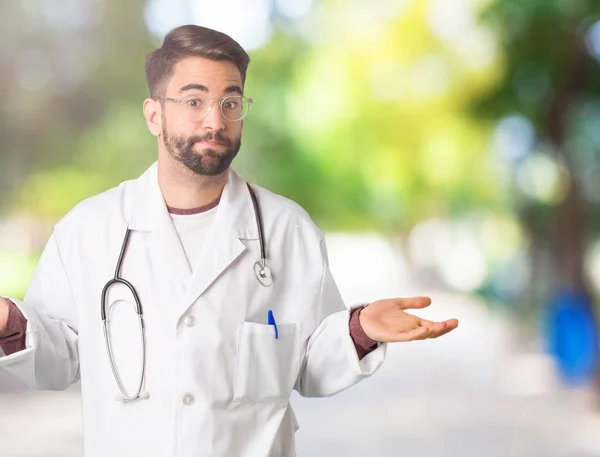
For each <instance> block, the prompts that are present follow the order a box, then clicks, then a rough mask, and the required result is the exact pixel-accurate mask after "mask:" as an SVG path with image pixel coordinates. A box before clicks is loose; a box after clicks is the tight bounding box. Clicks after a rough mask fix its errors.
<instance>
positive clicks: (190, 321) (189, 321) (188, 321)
mask: <svg viewBox="0 0 600 457" xmlns="http://www.w3.org/2000/svg"><path fill="white" fill-rule="evenodd" d="M183 325H185V326H186V327H193V326H194V325H196V317H195V316H192V315H191V314H190V315H189V316H185V319H184V320H183Z"/></svg>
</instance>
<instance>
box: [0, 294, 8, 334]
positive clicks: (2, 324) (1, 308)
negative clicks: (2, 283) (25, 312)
mask: <svg viewBox="0 0 600 457" xmlns="http://www.w3.org/2000/svg"><path fill="white" fill-rule="evenodd" d="M9 310H10V302H9V301H8V300H7V299H6V298H4V297H0V332H2V331H4V330H5V329H6V326H7V325H8V312H9Z"/></svg>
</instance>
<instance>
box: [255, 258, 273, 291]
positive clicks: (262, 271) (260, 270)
mask: <svg viewBox="0 0 600 457" xmlns="http://www.w3.org/2000/svg"><path fill="white" fill-rule="evenodd" d="M254 274H255V275H256V279H258V280H259V281H260V283H261V284H262V285H263V286H265V287H269V286H270V285H271V284H273V275H272V274H271V269H270V268H269V267H267V266H266V265H265V264H264V263H263V262H261V261H260V260H258V261H257V262H256V263H255V264H254Z"/></svg>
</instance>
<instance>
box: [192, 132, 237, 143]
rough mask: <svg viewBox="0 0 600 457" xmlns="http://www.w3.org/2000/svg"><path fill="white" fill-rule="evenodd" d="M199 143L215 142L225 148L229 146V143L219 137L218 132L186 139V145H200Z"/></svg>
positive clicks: (222, 137) (221, 136)
mask: <svg viewBox="0 0 600 457" xmlns="http://www.w3.org/2000/svg"><path fill="white" fill-rule="evenodd" d="M201 141H216V142H217V143H221V144H224V145H225V146H229V143H230V141H229V140H228V139H227V138H225V137H224V136H223V135H221V134H220V133H219V132H216V133H207V134H206V135H196V136H191V137H189V138H188V145H189V146H193V145H194V144H196V143H200V142H201Z"/></svg>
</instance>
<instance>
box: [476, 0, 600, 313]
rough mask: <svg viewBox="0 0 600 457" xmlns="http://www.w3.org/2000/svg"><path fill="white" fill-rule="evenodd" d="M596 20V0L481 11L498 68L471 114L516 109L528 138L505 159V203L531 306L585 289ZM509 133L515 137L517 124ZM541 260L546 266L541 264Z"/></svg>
mask: <svg viewBox="0 0 600 457" xmlns="http://www.w3.org/2000/svg"><path fill="white" fill-rule="evenodd" d="M599 18H600V5H599V4H598V2H592V1H584V0H582V1H563V0H499V1H495V2H494V3H493V4H492V6H491V7H490V8H488V9H487V10H486V12H485V14H484V15H483V20H484V22H485V23H486V24H487V25H489V26H491V27H493V28H494V29H495V31H496V34H497V36H498V37H499V39H500V42H501V45H502V48H503V53H504V59H505V62H506V67H505V70H504V72H503V73H502V75H501V78H502V80H501V82H500V84H498V86H497V87H496V88H495V89H494V90H492V91H490V92H489V93H487V94H485V95H484V96H482V97H481V100H480V103H478V104H476V113H477V115H478V116H481V115H483V116H487V117H488V119H500V118H503V117H506V116H515V115H517V116H519V117H520V118H521V119H522V120H524V122H526V123H530V124H531V125H532V127H533V132H534V135H535V140H534V141H533V142H532V145H533V147H532V148H530V150H527V151H524V154H522V155H521V157H517V158H516V160H514V162H513V166H514V170H515V176H516V177H517V179H516V182H515V184H518V185H517V186H515V190H516V192H515V193H514V194H513V197H514V199H513V204H514V207H515V209H516V210H517V212H518V214H520V216H521V218H522V220H523V222H524V224H525V226H526V227H527V229H528V232H529V235H530V239H531V240H532V246H531V255H532V263H533V272H534V273H535V272H537V277H536V278H535V280H534V281H533V282H532V284H533V288H532V289H531V291H530V292H531V294H532V300H533V301H534V302H535V303H540V304H542V303H548V302H549V301H550V300H553V299H554V298H555V297H558V296H561V295H563V294H564V293H565V291H573V292H575V294H571V295H570V296H572V297H582V295H581V294H580V292H584V293H585V294H586V295H587V297H591V296H592V294H593V290H591V287H590V285H589V284H588V281H587V279H586V277H585V274H584V254H585V250H586V246H587V245H588V243H589V242H590V241H591V240H592V239H593V238H592V235H596V236H597V233H598V224H599V222H600V219H599V218H600V211H599V210H598V205H597V203H598V201H599V200H600V195H598V186H597V180H598V176H600V175H598V170H600V143H599V141H598V139H599V138H598V135H597V132H595V130H597V125H598V120H599V119H600V115H599V114H600V112H599V109H598V101H599V97H600V67H599V66H598V63H597V62H596V60H595V58H594V57H593V56H592V53H593V52H594V48H595V49H596V50H598V49H600V43H599V42H598V39H599V38H600V35H598V33H597V32H596V34H595V35H594V32H593V30H594V29H593V26H594V23H595V22H596V21H597V20H598V19H599ZM596 24H597V23H596ZM597 57H600V54H596V58H597ZM508 133H509V134H510V135H513V136H514V137H516V138H515V141H517V142H518V141H519V138H518V136H519V134H522V130H519V129H515V130H514V131H512V132H508ZM545 164H546V165H545ZM548 165H551V166H548ZM553 170H555V171H556V172H557V173H555V174H556V176H555V177H554V178H555V179H554V181H555V183H554V186H553V187H554V189H553V191H552V192H550V193H546V195H544V192H539V190H540V189H539V187H540V186H542V185H543V184H544V182H545V181H548V180H551V178H552V173H551V172H552V171H553ZM590 171H593V172H594V175H590ZM528 181H534V182H533V183H531V182H530V183H529V184H528ZM536 181H537V182H536ZM531 184H534V186H533V188H532V185H531ZM536 184H537V187H538V189H537V190H538V192H536V189H535V185H536ZM548 261H550V264H551V268H550V270H549V269H548V268H544V265H543V264H544V263H547V262H548ZM588 303H589V299H588ZM588 311H589V310H588Z"/></svg>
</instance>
